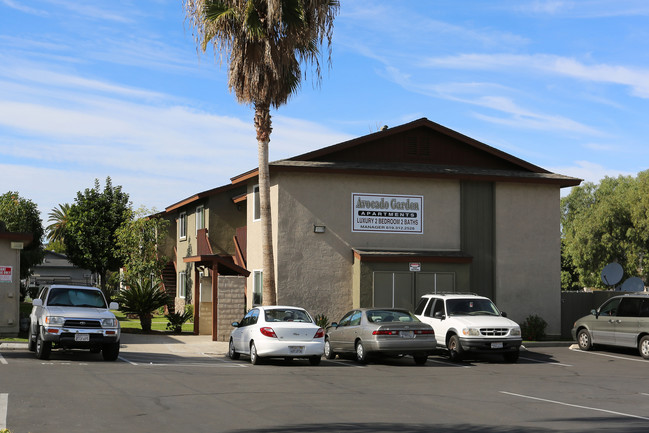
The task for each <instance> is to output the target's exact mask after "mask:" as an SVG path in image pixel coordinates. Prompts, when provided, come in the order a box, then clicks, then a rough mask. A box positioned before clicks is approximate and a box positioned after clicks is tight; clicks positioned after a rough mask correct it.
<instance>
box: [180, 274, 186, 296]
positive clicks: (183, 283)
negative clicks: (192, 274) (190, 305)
mask: <svg viewBox="0 0 649 433" xmlns="http://www.w3.org/2000/svg"><path fill="white" fill-rule="evenodd" d="M185 296H187V274H186V273H185V272H179V273H178V297H179V298H184V297H185Z"/></svg>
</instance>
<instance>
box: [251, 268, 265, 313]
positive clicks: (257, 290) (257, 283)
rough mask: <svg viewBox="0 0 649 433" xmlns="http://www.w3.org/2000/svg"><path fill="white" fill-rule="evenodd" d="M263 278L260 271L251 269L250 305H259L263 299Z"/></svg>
mask: <svg viewBox="0 0 649 433" xmlns="http://www.w3.org/2000/svg"><path fill="white" fill-rule="evenodd" d="M263 279H264V273H263V272H262V271H253V273H252V305H261V303H262V300H263V296H262V293H263Z"/></svg>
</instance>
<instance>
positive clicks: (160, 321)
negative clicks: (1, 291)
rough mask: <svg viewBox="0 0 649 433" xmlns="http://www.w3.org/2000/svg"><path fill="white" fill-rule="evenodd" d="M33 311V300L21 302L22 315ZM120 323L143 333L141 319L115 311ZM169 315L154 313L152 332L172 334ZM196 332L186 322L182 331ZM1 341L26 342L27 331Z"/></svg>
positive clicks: (123, 329) (191, 324)
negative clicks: (168, 326) (168, 325)
mask: <svg viewBox="0 0 649 433" xmlns="http://www.w3.org/2000/svg"><path fill="white" fill-rule="evenodd" d="M31 311H32V304H31V302H23V303H21V304H20V314H21V316H22V317H29V314H30V313H31ZM113 313H114V314H115V317H117V320H119V324H120V326H121V328H122V332H126V333H131V334H141V333H142V327H141V326H140V319H137V318H136V319H129V318H128V317H126V315H125V314H124V313H122V312H121V311H113ZM167 323H168V321H167V317H166V316H164V315H160V314H154V316H153V319H152V320H151V333H152V334H171V331H167ZM193 332H194V322H185V323H184V324H183V331H182V333H183V334H185V333H190V334H191V333H193ZM0 341H7V342H9V341H12V342H26V341H27V333H26V332H21V333H20V334H19V335H18V337H17V338H8V337H6V338H5V337H0Z"/></svg>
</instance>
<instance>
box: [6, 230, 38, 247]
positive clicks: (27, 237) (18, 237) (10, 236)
mask: <svg viewBox="0 0 649 433" xmlns="http://www.w3.org/2000/svg"><path fill="white" fill-rule="evenodd" d="M0 239H6V240H8V241H14V242H21V241H22V242H24V243H25V246H27V245H29V244H30V243H32V241H33V240H34V235H33V234H31V233H13V232H0Z"/></svg>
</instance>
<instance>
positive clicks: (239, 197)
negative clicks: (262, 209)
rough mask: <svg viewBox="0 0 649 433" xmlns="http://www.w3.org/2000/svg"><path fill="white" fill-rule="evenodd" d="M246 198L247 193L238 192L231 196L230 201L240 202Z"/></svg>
mask: <svg viewBox="0 0 649 433" xmlns="http://www.w3.org/2000/svg"><path fill="white" fill-rule="evenodd" d="M247 199H248V194H247V193H245V194H240V195H236V196H234V197H232V203H235V204H239V203H241V202H244V201H246V200H247Z"/></svg>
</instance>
